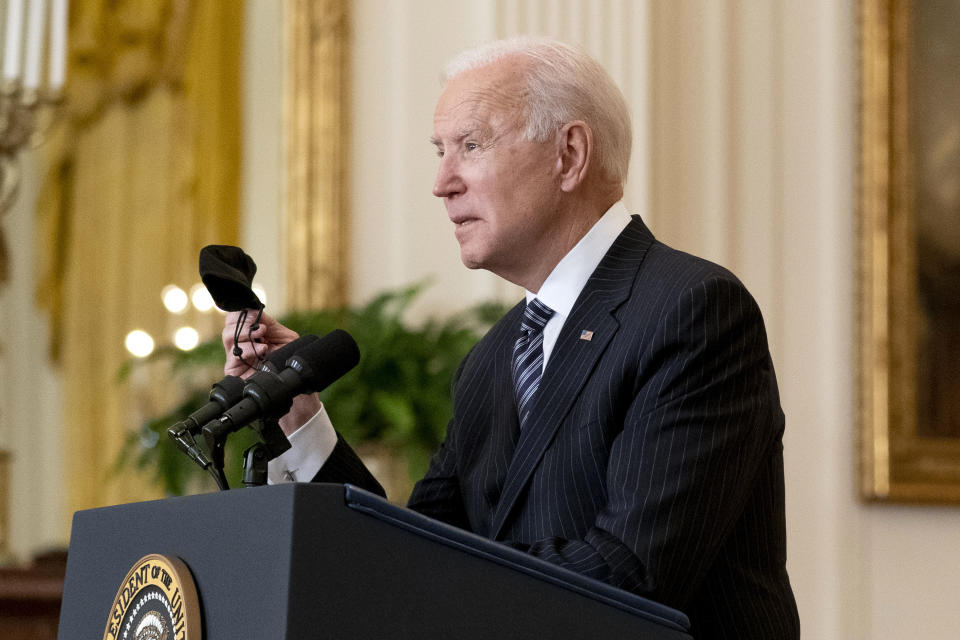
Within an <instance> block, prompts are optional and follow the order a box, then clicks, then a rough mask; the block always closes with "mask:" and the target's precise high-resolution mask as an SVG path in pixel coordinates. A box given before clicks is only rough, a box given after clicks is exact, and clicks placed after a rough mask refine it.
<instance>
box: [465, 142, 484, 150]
mask: <svg viewBox="0 0 960 640" xmlns="http://www.w3.org/2000/svg"><path fill="white" fill-rule="evenodd" d="M463 146H464V148H466V150H467V151H476V150H477V149H479V148H480V145H478V144H477V143H476V142H468V143H466V144H465V145H463Z"/></svg>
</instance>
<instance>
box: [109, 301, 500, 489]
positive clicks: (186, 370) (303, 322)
mask: <svg viewBox="0 0 960 640" xmlns="http://www.w3.org/2000/svg"><path fill="white" fill-rule="evenodd" d="M422 289H423V285H422V284H418V285H414V286H411V287H408V288H406V289H403V290H399V291H392V292H387V293H384V294H381V295H379V296H377V297H376V298H374V299H373V300H372V301H370V302H369V303H368V304H366V305H364V306H361V307H356V308H353V307H345V308H340V309H330V310H319V311H302V312H294V313H291V314H288V315H286V316H284V317H282V318H280V320H281V322H283V323H284V324H285V325H287V326H288V327H290V328H291V329H294V330H295V331H297V332H299V333H300V334H301V335H302V334H307V333H313V334H316V335H324V334H326V333H329V332H330V331H332V330H334V329H337V328H340V329H344V330H346V331H347V332H349V333H350V334H351V335H352V336H353V337H354V339H355V340H356V341H357V344H358V345H359V347H360V352H361V357H360V363H359V364H358V365H357V367H355V368H354V369H353V370H352V371H350V372H349V373H347V374H346V375H345V376H344V377H343V378H341V379H340V380H338V381H337V382H335V383H334V384H332V385H330V386H329V387H328V388H327V389H326V390H324V391H323V392H322V393H321V394H320V395H321V399H322V400H323V401H324V403H325V404H326V405H327V407H328V409H329V411H330V413H331V415H332V418H333V421H334V424H335V425H336V427H337V429H338V430H339V431H340V432H341V433H342V434H343V435H344V437H345V438H346V439H347V440H348V441H349V442H350V443H351V444H354V445H357V444H360V443H364V442H371V441H375V442H379V443H382V444H384V445H386V446H387V447H390V448H392V449H394V450H395V451H397V452H398V453H400V454H401V455H402V456H404V457H405V458H406V460H407V463H408V468H409V471H410V474H411V477H419V476H420V475H422V474H423V472H424V471H426V467H427V463H428V461H429V456H430V453H431V452H432V451H433V450H434V449H435V448H436V447H437V445H438V444H439V443H440V441H441V440H442V439H443V436H444V433H445V431H446V423H447V420H448V419H449V418H450V416H451V415H452V399H451V389H450V385H451V382H452V380H453V375H454V373H455V372H456V368H457V366H458V365H459V363H460V360H461V359H462V358H463V356H465V355H466V353H467V351H469V350H470V348H471V347H472V346H473V345H474V344H475V343H476V341H477V340H478V339H479V338H480V336H481V335H482V332H483V331H485V330H486V328H487V327H489V326H490V325H491V324H492V323H493V322H495V321H496V320H497V319H498V318H499V317H500V316H501V315H503V313H504V311H505V309H504V307H503V305H501V304H499V303H483V304H480V305H477V306H475V307H472V308H470V309H468V310H466V311H464V312H462V313H459V314H456V315H454V316H451V317H449V318H447V319H444V320H436V319H431V320H427V321H426V322H424V323H423V324H421V325H419V326H411V325H410V324H409V323H408V322H407V321H406V320H405V319H404V312H405V311H406V309H407V308H408V307H409V305H410V303H411V302H412V301H413V300H414V299H415V298H416V296H417V295H418V294H419V293H420V292H421V290H422ZM157 361H164V362H166V363H167V364H168V366H169V367H170V368H171V371H172V372H173V373H174V374H175V375H177V377H178V379H182V380H184V386H185V388H186V389H187V391H186V392H185V393H186V396H187V397H186V399H185V400H184V402H182V403H181V404H179V405H178V406H176V407H174V408H173V409H172V410H171V411H170V412H168V413H166V414H164V415H162V416H157V417H155V418H151V419H149V420H147V421H146V422H145V423H144V424H143V425H142V426H141V427H140V428H139V429H138V430H137V431H136V432H134V433H131V434H130V436H129V437H128V438H127V441H126V442H125V443H124V447H123V450H122V451H121V453H120V455H119V457H118V464H119V465H121V466H123V465H132V466H133V467H135V468H137V469H140V470H142V471H145V472H149V473H151V474H152V476H153V478H154V479H155V480H156V481H157V482H159V483H160V484H161V485H162V486H163V488H164V490H165V491H166V492H168V493H170V494H182V493H183V492H184V490H185V489H186V486H187V483H188V482H189V481H190V480H191V478H197V477H202V478H209V477H208V476H207V475H206V474H205V473H204V472H202V471H201V470H200V469H199V467H197V466H196V465H194V464H193V463H192V462H191V461H190V460H189V459H188V458H187V457H186V456H185V455H183V454H182V453H181V452H180V451H179V450H178V449H177V448H176V447H175V446H174V445H173V443H172V442H171V441H170V439H169V438H168V437H167V434H166V429H167V427H169V426H170V425H172V424H174V423H176V422H177V421H179V420H182V419H183V418H184V417H186V416H187V415H189V414H190V413H191V412H192V411H194V410H196V409H197V408H199V407H200V406H201V405H202V404H203V403H205V402H206V401H207V396H208V392H209V386H204V385H202V384H197V383H196V382H193V381H192V380H193V379H195V378H197V377H198V376H197V375H196V374H197V371H198V370H202V371H210V370H214V371H215V367H216V366H220V367H222V366H223V361H224V355H223V347H222V346H221V344H220V341H219V338H217V339H213V340H210V341H208V342H205V343H203V344H201V345H199V346H198V347H197V348H196V349H194V350H192V351H188V352H182V351H178V350H176V349H174V348H172V347H170V348H164V349H158V350H157V351H156V352H155V353H154V354H153V355H152V356H151V357H150V358H148V359H147V360H146V361H138V362H132V363H128V365H126V367H125V368H124V371H122V372H121V375H127V374H129V371H130V368H131V367H135V366H142V365H141V363H143V362H157ZM256 437H257V435H256V433H255V432H254V431H253V430H252V429H241V430H240V431H239V432H237V433H235V434H233V435H231V436H230V438H229V440H228V441H227V452H226V460H227V466H228V469H227V476H228V478H229V479H230V485H231V486H239V483H240V482H239V478H240V468H239V467H240V458H241V453H240V452H242V451H243V449H244V448H246V447H247V446H249V445H250V444H252V443H253V442H255V441H256ZM210 482H211V484H212V481H210Z"/></svg>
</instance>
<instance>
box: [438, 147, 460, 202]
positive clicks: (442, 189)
mask: <svg viewBox="0 0 960 640" xmlns="http://www.w3.org/2000/svg"><path fill="white" fill-rule="evenodd" d="M463 188H464V184H463V180H462V179H461V177H460V174H459V172H458V171H457V165H456V161H455V159H454V158H452V157H451V156H444V157H442V158H440V167H439V168H437V179H436V180H435V181H434V183H433V195H435V196H437V197H438V198H449V197H450V196H455V195H457V194H459V193H462V192H463Z"/></svg>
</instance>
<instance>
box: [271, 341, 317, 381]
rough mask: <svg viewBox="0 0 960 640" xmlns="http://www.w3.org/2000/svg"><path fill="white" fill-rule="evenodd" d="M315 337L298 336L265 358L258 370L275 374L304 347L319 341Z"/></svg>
mask: <svg viewBox="0 0 960 640" xmlns="http://www.w3.org/2000/svg"><path fill="white" fill-rule="evenodd" d="M319 339H320V338H318V337H317V336H315V335H313V334H310V333H308V334H307V335H305V336H300V337H299V338H297V339H296V340H294V341H292V342H288V343H287V344H285V345H283V346H282V347H280V348H279V349H277V350H276V351H274V352H273V353H271V354H270V355H268V356H267V359H266V360H264V361H263V362H262V363H261V364H260V369H261V370H263V371H272V372H273V373H277V372H278V371H280V370H281V369H283V367H284V366H286V364H287V360H289V359H290V358H292V357H293V356H295V355H296V354H297V353H299V352H300V350H301V349H303V348H304V347H306V346H308V345H311V344H313V343H314V342H316V341H317V340H319Z"/></svg>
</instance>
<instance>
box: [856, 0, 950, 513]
mask: <svg viewBox="0 0 960 640" xmlns="http://www.w3.org/2000/svg"><path fill="white" fill-rule="evenodd" d="M931 12H934V13H931ZM935 12H941V13H944V12H947V13H952V14H953V15H952V16H950V15H937V14H936V13H935ZM951 20H952V22H951ZM956 20H960V5H958V3H935V2H933V3H919V2H910V1H909V0H860V25H859V26H860V40H859V49H860V50H859V53H860V82H861V86H860V91H861V94H860V98H861V99H860V105H859V110H860V113H859V116H860V119H859V126H860V132H859V133H860V149H859V153H860V158H859V164H860V166H859V169H860V171H859V174H860V175H859V178H860V184H859V194H858V195H859V212H858V222H859V225H858V238H859V254H860V255H859V267H860V274H859V275H860V278H859V285H860V286H859V301H858V303H859V320H858V326H859V341H858V342H859V363H858V365H859V366H858V369H859V376H858V377H859V396H860V402H859V423H860V430H859V436H860V437H859V476H860V478H859V479H860V483H859V484H860V493H861V496H862V497H863V498H864V499H866V500H871V501H891V502H908V503H939V504H960V42H955V41H957V38H956V37H955V36H950V35H949V34H947V32H946V31H944V29H946V28H948V27H949V26H950V25H951V24H952V25H953V26H954V27H955V25H956V24H957V22H956Z"/></svg>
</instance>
